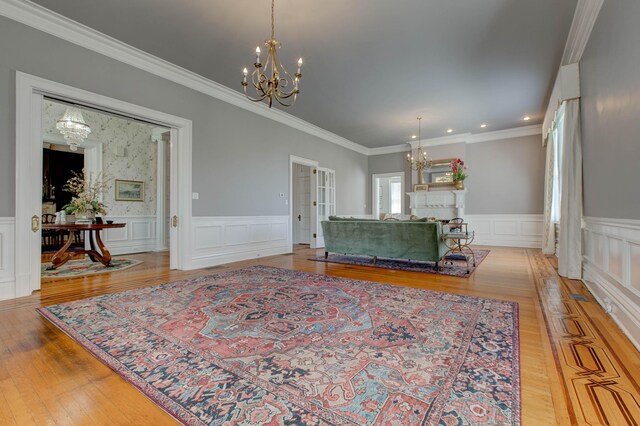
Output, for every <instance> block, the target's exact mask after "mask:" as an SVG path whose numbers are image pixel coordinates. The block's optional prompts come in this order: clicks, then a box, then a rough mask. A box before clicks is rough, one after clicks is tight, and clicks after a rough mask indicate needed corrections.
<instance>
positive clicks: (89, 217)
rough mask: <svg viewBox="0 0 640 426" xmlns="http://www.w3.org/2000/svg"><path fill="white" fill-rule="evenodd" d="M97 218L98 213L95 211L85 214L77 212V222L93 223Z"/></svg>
mask: <svg viewBox="0 0 640 426" xmlns="http://www.w3.org/2000/svg"><path fill="white" fill-rule="evenodd" d="M95 217H96V212H94V211H93V210H86V211H83V212H80V211H76V222H85V223H86V222H93V219H95Z"/></svg>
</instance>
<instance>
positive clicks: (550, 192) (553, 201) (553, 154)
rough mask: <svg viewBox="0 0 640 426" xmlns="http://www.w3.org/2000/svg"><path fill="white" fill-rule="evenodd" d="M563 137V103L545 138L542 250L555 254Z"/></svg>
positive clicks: (560, 190) (545, 252)
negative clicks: (545, 159)
mask: <svg viewBox="0 0 640 426" xmlns="http://www.w3.org/2000/svg"><path fill="white" fill-rule="evenodd" d="M563 138H564V104H563V105H562V106H561V107H560V109H558V111H557V112H556V119H555V120H554V122H553V126H552V129H551V131H550V132H549V136H548V139H547V161H546V169H545V182H544V234H543V239H542V240H543V244H542V252H543V253H544V254H555V253H556V244H555V240H556V239H555V236H556V235H555V224H556V223H559V222H560V199H561V193H562V184H561V178H562V177H561V174H560V168H561V164H562V147H563V143H562V141H563Z"/></svg>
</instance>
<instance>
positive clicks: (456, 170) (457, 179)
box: [451, 158, 469, 189]
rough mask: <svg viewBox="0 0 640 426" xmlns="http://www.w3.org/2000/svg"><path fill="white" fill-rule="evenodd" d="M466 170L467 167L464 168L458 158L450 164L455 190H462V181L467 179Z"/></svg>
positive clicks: (462, 162)
mask: <svg viewBox="0 0 640 426" xmlns="http://www.w3.org/2000/svg"><path fill="white" fill-rule="evenodd" d="M465 170H467V166H465V164H464V161H462V160H461V159H459V158H456V159H455V160H454V161H452V162H451V172H453V184H454V185H455V187H456V189H464V180H465V179H466V178H468V177H469V175H468V174H466V173H465Z"/></svg>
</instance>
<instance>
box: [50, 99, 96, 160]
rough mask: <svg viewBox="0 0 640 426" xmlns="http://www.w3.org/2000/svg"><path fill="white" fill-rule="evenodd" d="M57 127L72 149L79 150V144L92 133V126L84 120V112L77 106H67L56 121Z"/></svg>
mask: <svg viewBox="0 0 640 426" xmlns="http://www.w3.org/2000/svg"><path fill="white" fill-rule="evenodd" d="M56 129H58V131H59V132H60V133H62V136H64V139H65V140H66V141H67V144H68V145H69V147H70V148H71V151H77V150H78V145H80V144H81V143H82V141H84V140H85V139H86V138H87V136H89V133H91V127H89V125H88V124H87V123H86V122H85V121H84V117H82V112H81V111H80V110H79V109H78V108H75V107H67V109H66V111H65V112H64V115H63V116H62V118H61V119H60V120H58V121H57V122H56Z"/></svg>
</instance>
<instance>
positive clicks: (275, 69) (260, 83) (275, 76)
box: [242, 0, 302, 108]
mask: <svg viewBox="0 0 640 426" xmlns="http://www.w3.org/2000/svg"><path fill="white" fill-rule="evenodd" d="M274 10H275V0H271V38H270V39H269V40H267V41H265V43H264V45H265V46H266V48H267V49H268V54H267V59H266V60H265V62H264V64H263V63H262V62H261V61H260V46H258V47H256V62H255V63H254V64H253V65H254V67H255V70H254V71H253V72H252V73H251V85H252V86H253V87H254V89H255V90H256V94H257V97H255V98H252V97H251V96H249V95H247V86H248V85H249V83H248V82H247V76H248V75H249V71H248V70H247V69H246V68H245V69H243V70H242V74H243V75H244V78H243V79H242V88H243V90H244V94H245V96H247V98H249V99H250V100H252V101H254V102H261V101H263V100H264V99H268V100H269V108H271V106H272V105H273V100H274V99H275V100H276V101H277V102H278V103H279V104H280V105H282V106H286V107H288V106H291V105H293V104H294V103H295V102H296V98H297V96H298V93H300V90H298V83H299V82H300V78H301V77H302V74H301V73H300V69H301V68H302V58H300V59H298V71H297V72H296V73H295V74H294V77H291V74H289V73H288V72H287V70H286V69H285V68H284V66H283V65H282V63H281V62H280V60H279V59H278V49H279V48H280V47H282V45H281V44H280V43H279V42H278V41H277V40H276V38H275V26H274V20H273V16H274ZM269 67H271V70H270V71H269ZM269 72H270V73H271V76H268V73H269ZM289 87H291V89H289Z"/></svg>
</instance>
